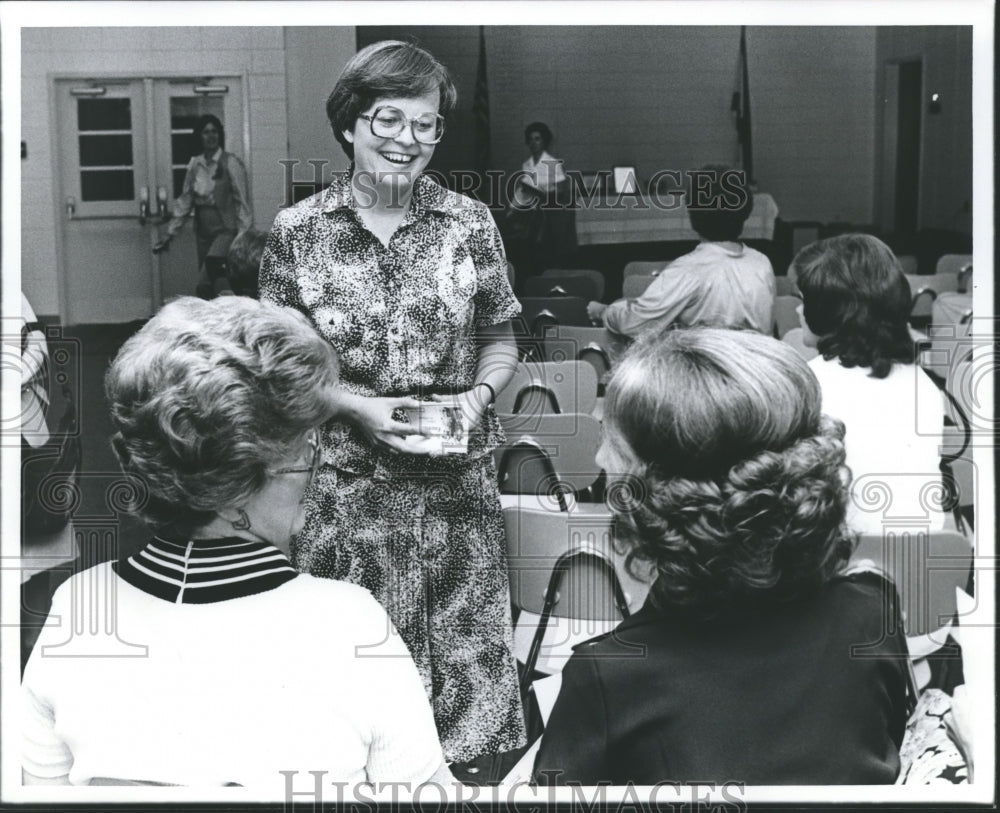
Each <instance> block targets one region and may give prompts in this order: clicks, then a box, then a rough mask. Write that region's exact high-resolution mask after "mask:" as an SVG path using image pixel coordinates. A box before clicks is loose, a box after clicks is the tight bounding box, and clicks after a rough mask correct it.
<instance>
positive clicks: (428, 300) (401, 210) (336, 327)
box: [260, 41, 525, 762]
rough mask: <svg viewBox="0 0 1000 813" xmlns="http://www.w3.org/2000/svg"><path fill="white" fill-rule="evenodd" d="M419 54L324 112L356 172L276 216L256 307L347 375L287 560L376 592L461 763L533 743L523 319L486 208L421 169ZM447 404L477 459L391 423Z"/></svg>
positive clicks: (432, 138)
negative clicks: (516, 482)
mask: <svg viewBox="0 0 1000 813" xmlns="http://www.w3.org/2000/svg"><path fill="white" fill-rule="evenodd" d="M455 98H456V93H455V87H454V84H453V83H452V80H451V77H450V76H449V75H448V72H447V70H446V69H445V68H444V67H443V66H442V65H441V64H440V63H439V62H438V61H437V60H436V59H435V58H434V57H433V56H431V55H430V54H429V53H427V52H426V51H424V50H422V49H421V48H418V47H416V46H415V45H412V44H409V43H403V42H395V41H386V42H379V43H375V44H373V45H370V46H368V47H367V48H364V49H362V50H361V51H359V52H358V53H357V54H356V55H355V56H354V57H353V58H352V59H351V61H350V62H349V63H348V64H347V66H346V67H345V68H344V72H343V74H342V75H341V76H340V79H339V80H338V81H337V84H336V87H334V89H333V92H332V93H331V94H330V97H329V99H328V101H327V106H326V109H327V116H328V118H329V120H330V124H331V126H332V127H333V132H334V135H335V136H336V138H337V140H338V141H339V142H340V144H341V146H342V147H343V149H344V151H345V152H346V153H347V155H348V156H349V157H350V158H351V160H352V164H351V168H350V169H349V170H348V171H347V172H346V173H345V174H343V175H341V176H338V177H336V178H334V180H333V182H332V184H331V185H330V186H329V187H328V188H327V189H326V190H325V191H324V192H321V193H319V194H318V195H315V196H313V197H311V198H309V199H307V200H305V201H303V202H302V203H300V204H299V205H297V206H294V207H291V208H288V209H285V210H284V211H282V212H280V213H279V214H278V216H277V218H276V219H275V222H274V227H273V229H272V231H271V236H270V239H269V242H268V244H267V248H266V250H265V254H264V259H263V261H262V265H261V278H260V296H261V298H262V299H263V300H270V301H273V302H278V303H281V304H285V305H291V306H293V307H296V308H298V309H300V310H301V311H302V312H304V313H305V314H306V315H307V316H308V317H309V318H310V319H311V320H312V322H313V324H314V325H315V326H316V329H317V330H318V331H319V332H320V333H321V334H322V335H323V336H324V337H326V339H327V340H328V341H329V342H330V343H331V344H332V345H333V346H334V348H335V349H336V350H337V353H338V355H339V357H340V360H341V384H342V390H341V392H340V395H339V396H338V397H339V398H340V411H339V413H338V415H337V417H336V418H335V419H334V420H332V421H331V422H329V423H327V424H326V425H325V427H324V429H323V448H324V453H323V466H322V468H321V470H320V472H319V475H318V477H317V481H316V484H315V486H314V487H313V488H312V489H311V491H310V492H309V494H308V495H307V498H306V499H307V518H306V523H305V527H304V528H303V530H302V532H301V533H300V534H299V535H298V536H297V537H296V539H295V542H294V544H293V547H292V557H293V562H294V564H295V565H296V567H298V568H299V569H301V570H305V571H307V572H309V573H312V574H313V575H318V576H326V577H330V578H336V579H345V580H347V581H351V582H355V583H357V584H361V585H363V586H365V587H367V588H368V589H369V590H370V591H371V592H372V593H373V594H374V595H375V597H376V598H378V599H379V601H381V602H382V604H383V605H384V606H385V607H386V609H387V610H388V611H389V615H390V616H391V618H392V620H393V622H394V623H395V625H396V627H397V628H398V629H399V631H400V634H401V635H402V637H403V639H404V640H405V641H406V644H407V646H408V647H409V649H410V652H411V654H412V655H413V658H414V660H415V661H416V663H417V666H418V668H419V670H420V673H421V675H422V677H423V679H424V686H425V688H426V690H427V692H428V695H429V697H430V698H431V702H432V705H433V708H434V715H435V720H436V722H437V726H438V733H439V735H440V737H441V742H442V745H443V747H444V751H445V755H446V757H447V758H448V759H449V760H453V761H457V762H467V761H470V760H472V759H474V758H476V757H478V756H480V755H483V754H489V753H497V752H500V751H506V750H510V749H513V748H516V747H518V746H519V745H522V744H523V742H524V739H525V735H524V722H523V717H522V712H521V706H520V701H519V697H518V688H517V670H516V666H515V662H514V657H513V654H512V641H511V622H510V600H509V590H508V584H507V569H506V559H505V554H504V530H503V518H502V514H501V510H500V500H499V493H498V487H497V478H496V470H495V466H494V464H493V458H492V455H491V452H492V450H493V449H495V448H497V446H498V445H500V444H501V443H502V442H503V434H502V430H501V428H500V423H499V421H498V419H497V416H496V414H495V412H494V410H493V407H492V403H493V401H494V399H495V397H496V394H497V392H499V391H500V390H501V389H502V388H503V387H504V386H505V385H506V384H507V383H508V381H509V380H510V377H511V375H512V374H513V370H514V368H515V366H516V362H517V356H516V351H515V348H514V343H513V332H512V330H511V326H510V319H511V318H512V317H513V316H515V315H516V314H517V313H518V311H519V310H520V307H519V305H518V303H517V301H516V299H515V298H514V295H513V293H512V291H511V289H510V285H509V283H508V281H507V266H506V258H505V255H504V252H503V246H502V244H501V241H500V235H499V233H498V232H497V229H496V225H495V224H494V222H493V219H492V217H491V216H490V213H489V211H488V210H487V209H486V207H485V206H483V205H482V204H480V203H477V202H475V201H473V200H471V199H469V198H466V197H464V196H462V195H458V194H455V193H453V192H450V191H448V190H447V189H444V188H443V187H441V186H439V185H438V184H437V183H436V182H435V181H433V180H432V179H431V178H430V177H428V176H426V175H421V172H422V171H423V170H424V169H425V168H426V166H427V163H428V162H429V161H430V159H431V156H432V155H433V154H434V147H435V145H436V144H437V143H438V142H439V141H440V140H441V137H442V136H443V134H444V121H445V119H444V116H445V115H446V114H447V113H448V111H450V110H451V108H452V107H453V106H454V104H455ZM441 395H447V396H453V397H454V398H455V399H456V400H457V401H458V402H459V404H460V405H461V407H462V411H463V413H464V416H465V418H466V421H467V423H468V426H469V427H470V435H469V444H468V453H467V454H465V455H461V456H455V455H447V456H437V457H430V456H427V455H425V454H421V450H422V449H425V448H426V445H425V444H422V443H421V442H420V441H422V440H423V438H421V437H420V436H419V435H416V434H414V431H415V430H414V427H413V426H412V425H410V424H407V423H405V422H402V421H401V420H399V418H400V417H401V415H400V414H399V410H400V409H401V408H404V407H412V406H415V405H417V404H419V403H420V400H419V399H424V400H426V399H428V398H432V397H435V396H441Z"/></svg>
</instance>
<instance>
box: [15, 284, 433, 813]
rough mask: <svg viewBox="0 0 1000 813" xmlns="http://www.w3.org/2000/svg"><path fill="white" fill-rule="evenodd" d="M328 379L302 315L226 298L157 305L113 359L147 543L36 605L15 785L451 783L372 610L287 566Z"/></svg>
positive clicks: (125, 456) (266, 793) (318, 342)
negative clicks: (44, 605) (38, 624)
mask: <svg viewBox="0 0 1000 813" xmlns="http://www.w3.org/2000/svg"><path fill="white" fill-rule="evenodd" d="M337 377H338V369H337V359H336V356H335V354H334V351H333V350H332V349H331V347H330V345H329V343H328V342H326V341H325V340H324V339H323V338H322V337H321V336H320V335H319V334H318V333H316V331H315V330H313V328H312V326H311V325H310V324H309V323H308V321H307V320H306V319H305V317H304V316H302V314H300V313H297V312H295V311H293V310H291V309H286V308H280V307H278V306H276V305H269V304H262V303H260V302H257V301H256V300H253V299H249V298H245V297H235V296H230V297H221V298H219V299H215V300H212V301H211V302H205V301H202V300H201V299H195V298H193V297H185V298H180V299H176V300H174V301H173V302H171V303H169V304H168V305H166V306H165V307H164V308H163V309H162V310H161V311H160V312H159V313H158V314H157V315H156V316H155V317H153V319H152V320H151V321H150V322H149V323H147V324H146V325H145V327H143V328H142V329H141V330H140V331H139V332H138V333H137V334H136V335H135V336H133V337H132V338H131V339H129V340H128V341H127V342H126V343H125V345H124V346H123V347H122V349H121V351H120V352H119V354H118V356H117V358H116V359H115V361H114V363H113V364H112V366H111V369H110V370H109V372H108V375H107V381H106V388H107V395H108V400H109V401H110V404H111V413H112V422H113V425H114V435H113V436H112V445H113V446H114V449H115V452H116V453H117V455H118V458H119V460H120V462H121V465H122V468H123V470H124V472H125V473H126V475H127V476H128V478H129V480H130V482H131V483H132V485H133V487H134V490H135V491H134V496H135V497H136V499H135V501H134V505H133V509H134V511H135V513H137V514H138V515H139V516H140V518H142V519H144V520H145V521H146V522H147V523H148V524H149V526H150V529H151V531H152V534H151V539H150V540H149V542H148V543H147V544H146V545H145V546H144V547H143V548H142V549H141V550H139V551H138V552H137V553H136V554H135V555H133V556H123V557H122V558H120V559H119V560H118V561H112V562H105V563H103V564H99V565H97V566H95V567H94V568H91V569H88V570H85V571H83V572H81V573H78V574H76V575H75V576H73V577H72V578H71V579H70V580H69V581H68V582H67V583H65V584H63V585H62V586H61V587H60V588H59V589H58V590H57V591H56V593H55V596H54V598H53V601H52V610H51V613H50V615H49V619H48V622H47V623H46V625H45V628H44V629H43V631H42V633H41V635H40V637H39V639H38V642H37V644H36V645H35V649H34V651H33V653H32V655H31V658H30V660H29V662H28V665H27V668H26V669H25V672H24V680H23V684H22V700H23V707H24V716H23V721H24V729H23V735H24V736H23V740H22V742H23V745H22V754H21V756H22V766H23V770H24V781H25V783H26V784H40V783H44V784H74V785H87V784H136V783H138V784H168V785H198V786H221V785H244V786H253V787H254V788H256V789H257V791H258V792H259V793H261V794H262V796H263V797H264V798H267V799H271V800H277V799H285V798H286V794H287V793H288V792H289V791H288V788H290V787H291V784H289V783H290V782H291V781H292V780H290V779H289V778H288V776H287V775H286V774H287V773H288V772H295V773H296V774H298V773H306V772H309V771H312V772H316V771H322V772H323V777H324V782H330V781H333V782H343V783H348V784H352V785H353V784H355V783H383V782H400V783H409V785H410V786H411V788H412V787H413V786H415V785H417V784H419V783H422V782H425V781H427V780H428V779H431V778H436V779H437V780H440V781H450V780H451V775H450V773H449V772H448V769H447V768H446V767H445V765H444V758H443V755H442V752H441V746H440V744H439V743H438V737H437V731H436V729H435V726H434V718H433V715H432V714H431V709H430V705H429V704H428V702H427V697H426V694H425V692H424V687H423V684H422V682H421V680H420V676H419V674H418V673H417V669H416V666H415V665H414V663H413V660H412V658H411V657H410V655H409V652H408V651H407V649H406V646H405V645H404V644H403V643H402V641H401V639H400V638H399V636H398V634H397V633H396V632H395V630H394V629H393V626H392V623H391V622H390V620H389V617H388V615H387V614H386V612H385V610H383V609H382V607H381V605H379V604H378V602H376V601H375V599H374V598H373V597H372V595H371V594H370V593H369V592H368V591H367V590H365V589H363V588H361V587H357V586H355V585H353V584H347V583H345V582H338V581H333V580H331V579H320V578H314V577H313V576H309V575H307V574H304V573H298V572H296V570H295V569H294V568H293V567H292V565H291V564H290V562H289V561H288V556H287V551H288V546H289V541H290V539H291V537H292V536H293V535H294V534H295V533H297V532H298V531H299V530H301V528H302V524H303V521H304V517H305V511H304V508H303V498H304V495H305V494H306V492H307V491H308V490H309V489H310V487H311V486H312V483H313V479H314V477H315V474H316V470H317V468H318V467H319V463H320V442H319V436H318V429H317V428H318V427H319V425H320V424H322V423H323V422H324V421H326V420H327V419H329V418H330V416H331V415H332V414H333V413H334V410H335V393H336V388H337ZM84 610H85V611H86V613H87V614H86V616H81V615H80V613H82V612H83V611H84ZM74 631H75V633H76V634H73V633H74ZM101 632H103V633H106V634H99V633H101ZM283 771H284V772H285V774H283V773H282V772H283ZM293 779H294V777H293ZM307 779H309V781H310V782H311V781H312V780H311V778H309V777H308V775H307ZM294 782H295V783H296V784H298V782H299V779H294ZM310 787H311V785H310Z"/></svg>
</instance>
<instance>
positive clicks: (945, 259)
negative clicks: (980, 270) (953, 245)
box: [934, 254, 972, 274]
mask: <svg viewBox="0 0 1000 813" xmlns="http://www.w3.org/2000/svg"><path fill="white" fill-rule="evenodd" d="M967 265H968V266H971V265H972V255H971V254H943V255H942V256H941V257H939V258H938V261H937V265H935V266H934V273H935V274H948V273H951V274H957V273H959V272H960V271H961V270H962V269H963V268H965V267H966V266H967Z"/></svg>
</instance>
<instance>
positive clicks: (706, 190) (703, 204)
mask: <svg viewBox="0 0 1000 813" xmlns="http://www.w3.org/2000/svg"><path fill="white" fill-rule="evenodd" d="M688 179H689V183H690V187H691V189H690V193H689V195H688V198H687V211H688V217H690V218H691V228H693V229H694V230H695V231H696V232H698V234H699V235H700V236H701V237H702V239H704V240H709V241H711V242H721V241H724V240H728V241H736V240H739V239H740V234H741V233H742V232H743V224H744V223H746V220H747V218H748V217H750V212H751V211H752V210H753V194H752V193H751V192H750V187H749V185H748V184H747V177H746V173H745V172H743V171H742V170H736V169H730V168H729V167H725V166H722V165H718V164H709V165H708V166H704V167H702V168H701V169H698V170H695V171H694V172H689V173H688Z"/></svg>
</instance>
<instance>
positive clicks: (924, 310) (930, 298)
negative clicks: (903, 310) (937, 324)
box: [910, 287, 937, 328]
mask: <svg viewBox="0 0 1000 813" xmlns="http://www.w3.org/2000/svg"><path fill="white" fill-rule="evenodd" d="M935 299H937V291H935V290H934V289H933V288H931V287H925V288H921V289H920V290H918V291H917V292H916V293H914V294H913V301H912V303H911V305H910V324H911V325H913V326H914V327H916V328H925V327H927V325H928V324H929V323H930V321H931V315H932V310H933V308H934V300H935Z"/></svg>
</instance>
